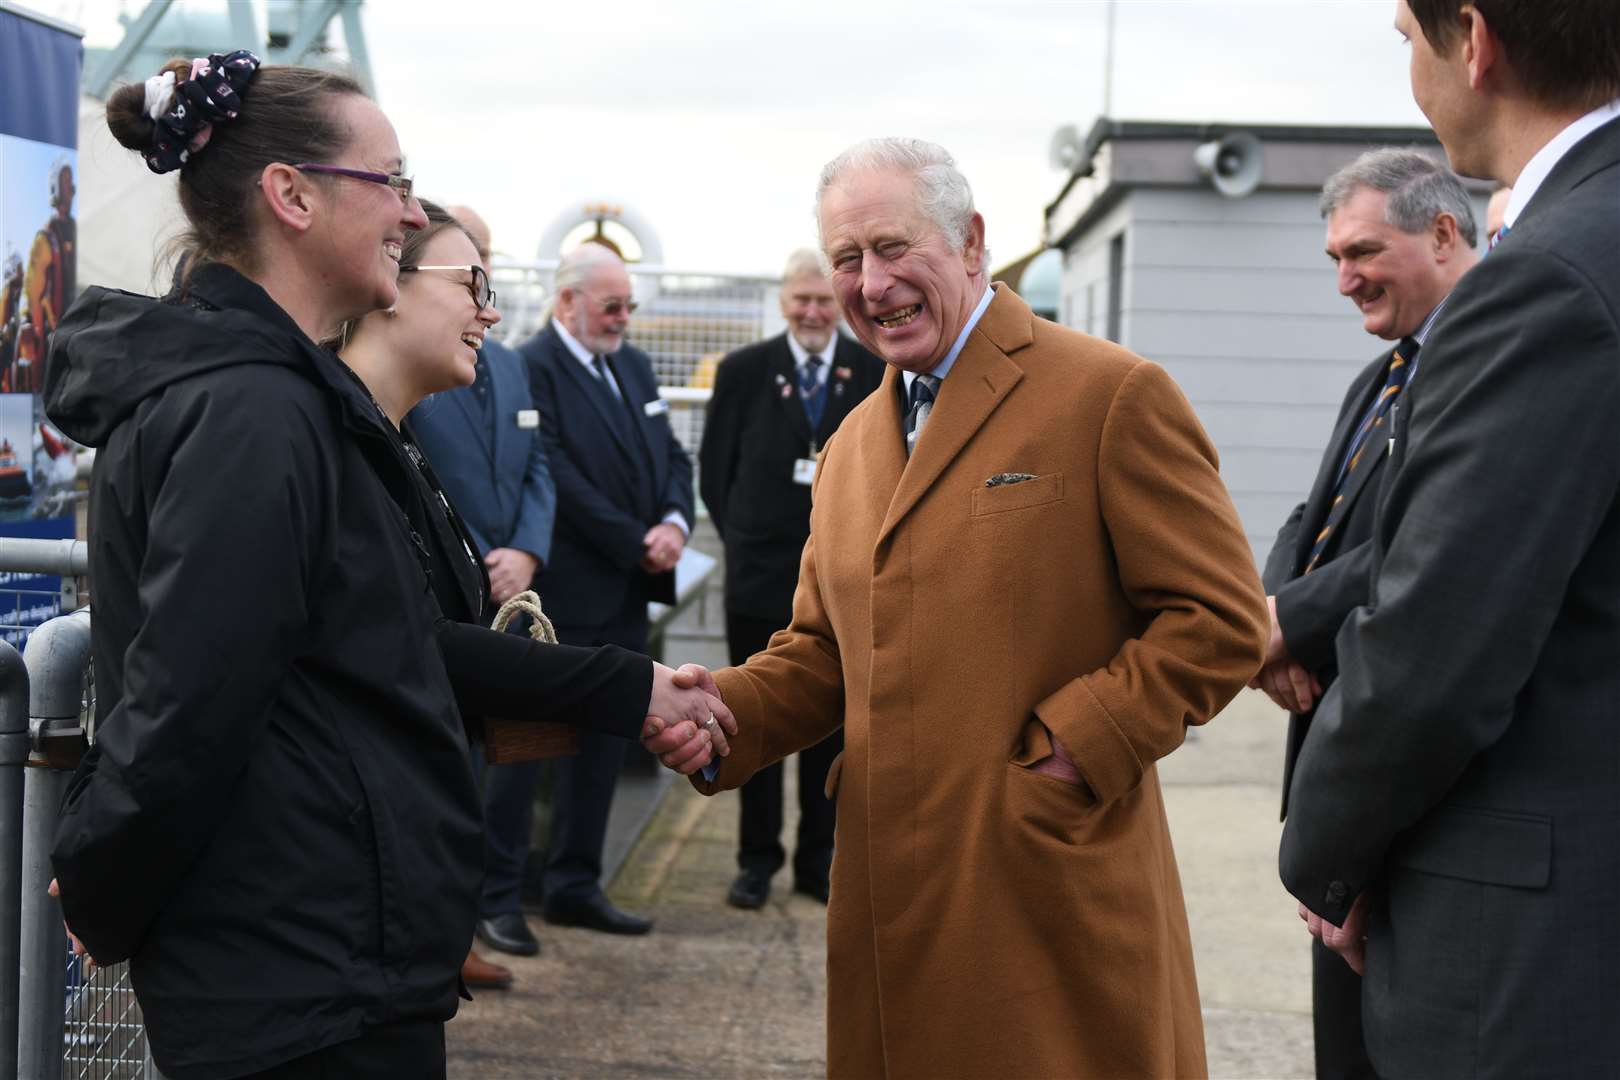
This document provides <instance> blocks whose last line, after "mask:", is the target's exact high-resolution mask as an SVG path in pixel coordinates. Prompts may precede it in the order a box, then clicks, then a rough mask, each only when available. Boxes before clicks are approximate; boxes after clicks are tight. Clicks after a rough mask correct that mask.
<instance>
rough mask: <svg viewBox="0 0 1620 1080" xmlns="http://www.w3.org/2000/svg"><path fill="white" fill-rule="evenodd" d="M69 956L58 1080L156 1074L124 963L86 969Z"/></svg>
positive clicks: (134, 1078)
mask: <svg viewBox="0 0 1620 1080" xmlns="http://www.w3.org/2000/svg"><path fill="white" fill-rule="evenodd" d="M86 966H87V965H86V964H85V963H84V962H82V961H81V960H80V959H79V958H77V957H74V956H72V955H71V954H70V955H69V958H68V962H67V999H66V1006H65V1016H64V1023H63V1028H62V1078H63V1080H150V1078H152V1077H154V1076H156V1070H155V1069H154V1068H153V1066H152V1059H151V1056H150V1055H149V1054H148V1052H147V1048H146V1030H145V1028H143V1027H142V1026H141V1007H140V1005H139V1003H138V1002H136V1000H135V990H134V988H133V987H131V986H130V983H129V965H128V964H114V965H113V966H111V967H105V968H94V969H92V970H90V971H86V970H85V967H86Z"/></svg>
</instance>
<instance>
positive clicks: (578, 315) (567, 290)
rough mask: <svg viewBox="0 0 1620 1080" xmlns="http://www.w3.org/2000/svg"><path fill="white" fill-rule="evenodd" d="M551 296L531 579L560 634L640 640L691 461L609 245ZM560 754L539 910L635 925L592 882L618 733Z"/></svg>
mask: <svg viewBox="0 0 1620 1080" xmlns="http://www.w3.org/2000/svg"><path fill="white" fill-rule="evenodd" d="M555 290H556V306H555V308H554V311H553V314H552V317H551V320H550V321H549V322H548V323H547V324H546V327H545V329H544V330H542V331H541V332H540V333H539V334H537V335H535V336H534V337H533V338H531V339H530V340H529V341H527V342H525V343H524V344H523V346H522V347H521V348H520V350H519V351H520V352H521V353H522V354H523V356H524V359H525V360H526V361H527V362H528V368H529V382H530V386H531V388H532V389H533V392H534V400H535V404H536V406H537V407H538V408H539V410H540V436H541V439H542V441H543V442H544V443H545V445H546V456H547V458H548V460H549V461H550V464H551V474H552V476H553V478H554V479H555V480H556V483H557V527H556V529H555V531H554V533H553V536H552V547H551V561H550V562H549V563H547V564H546V566H545V568H544V569H543V570H542V571H541V573H540V578H539V582H538V584H539V589H540V595H541V598H542V600H543V601H544V603H545V608H546V612H547V613H548V614H549V615H550V616H551V619H552V621H553V622H554V623H555V625H556V628H557V637H558V639H559V640H560V641H562V642H563V643H564V644H568V645H620V646H623V647H624V648H627V649H632V650H634V651H636V652H646V651H647V632H648V625H647V603H648V601H652V600H657V601H661V602H663V603H668V604H672V603H674V602H675V564H676V562H678V561H679V560H680V557H681V550H682V548H684V547H685V545H686V538H687V536H688V535H689V534H690V533H691V521H692V514H693V498H692V459H691V458H690V457H688V456H687V453H686V451H685V450H684V449H682V447H681V444H680V443H679V442H678V441H677V440H676V438H675V433H674V431H673V430H672V429H671V428H670V424H669V403H668V402H667V401H665V400H663V399H662V398H661V397H659V395H658V381H657V379H656V378H655V377H654V375H653V368H652V361H651V360H650V359H649V358H648V357H647V354H646V353H643V352H641V351H640V350H639V349H636V348H634V347H632V346H630V345H626V344H625V342H624V332H625V328H626V326H627V325H628V324H629V321H630V313H631V312H632V311H633V310H634V309H635V303H634V301H633V300H632V298H631V291H630V275H629V272H628V271H626V269H625V266H624V263H623V261H622V260H620V258H619V256H618V255H617V254H615V253H614V252H613V251H612V250H610V249H609V248H607V247H604V246H602V245H600V244H595V243H587V244H583V245H581V246H580V247H579V248H577V249H576V250H574V251H572V252H570V253H569V254H568V255H567V256H565V257H564V258H563V260H562V262H561V264H560V265H559V266H558V267H557V277H556V281H555ZM581 743H582V748H581V751H580V753H579V754H577V755H575V756H573V757H566V758H559V759H558V760H557V763H556V773H555V776H556V793H555V799H554V802H553V813H552V822H551V847H550V852H549V855H548V859H547V864H546V873H545V885H544V901H543V907H542V913H543V914H544V916H545V918H546V921H548V922H551V923H556V924H559V925H564V926H586V927H589V928H591V929H595V930H603V931H607V932H609V933H619V934H643V933H646V932H647V931H648V930H649V929H651V927H652V922H651V920H648V919H643V918H640V917H638V916H635V915H631V914H628V913H626V912H623V911H620V910H618V909H617V908H615V907H614V906H613V905H612V904H610V903H609V902H608V899H607V897H606V896H605V895H604V894H603V892H602V887H601V884H600V878H601V875H602V843H603V840H604V839H605V837H606V834H607V821H608V811H609V809H610V808H611V806H612V802H613V788H614V783H615V781H616V780H617V778H618V773H619V766H620V764H621V763H622V761H623V758H624V743H623V741H622V740H616V739H608V738H599V737H597V736H595V735H593V734H591V733H590V732H585V733H584V734H583V735H582V738H581Z"/></svg>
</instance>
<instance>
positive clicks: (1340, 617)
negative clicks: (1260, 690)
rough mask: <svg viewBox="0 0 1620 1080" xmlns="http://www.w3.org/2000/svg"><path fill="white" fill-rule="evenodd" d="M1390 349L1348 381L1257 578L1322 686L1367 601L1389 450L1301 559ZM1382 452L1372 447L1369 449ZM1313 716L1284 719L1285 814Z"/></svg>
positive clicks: (1362, 474)
mask: <svg viewBox="0 0 1620 1080" xmlns="http://www.w3.org/2000/svg"><path fill="white" fill-rule="evenodd" d="M1393 354H1394V350H1393V349H1391V350H1389V351H1387V352H1385V353H1384V354H1383V355H1382V356H1380V357H1379V358H1378V359H1376V360H1374V361H1373V362H1372V363H1371V364H1368V365H1367V366H1366V367H1365V368H1363V369H1362V371H1361V374H1359V375H1357V376H1356V378H1355V381H1354V382H1352V383H1351V384H1350V389H1349V391H1348V392H1347V393H1346V394H1345V395H1344V403H1343V404H1342V405H1340V406H1339V418H1338V420H1336V421H1334V424H1333V436H1332V438H1330V439H1329V440H1328V444H1327V449H1326V450H1324V451H1323V453H1322V464H1321V465H1319V466H1318V467H1317V470H1316V481H1315V482H1314V483H1313V484H1312V485H1311V491H1310V495H1309V496H1307V497H1306V499H1305V501H1304V502H1302V503H1300V504H1299V505H1298V506H1296V507H1294V512H1293V513H1291V514H1289V515H1288V520H1287V521H1285V522H1283V526H1282V528H1281V529H1278V530H1277V542H1276V543H1275V544H1273V545H1272V546H1271V554H1270V555H1269V556H1267V557H1266V569H1265V574H1264V575H1263V577H1262V579H1261V580H1263V581H1264V582H1265V586H1266V594H1267V595H1268V596H1275V597H1276V598H1277V621H1278V622H1279V623H1281V624H1282V628H1283V640H1284V641H1285V642H1286V643H1287V645H1288V652H1289V655H1291V656H1292V657H1293V658H1294V659H1295V660H1298V661H1299V662H1300V663H1301V664H1302V665H1304V666H1305V668H1306V670H1308V671H1311V672H1313V673H1314V674H1315V675H1316V677H1317V678H1318V679H1320V680H1321V681H1322V686H1323V689H1326V688H1327V687H1329V686H1331V685H1333V680H1334V678H1335V677H1337V675H1338V665H1337V664H1336V663H1334V658H1333V638H1334V637H1335V635H1337V634H1338V632H1339V627H1340V626H1342V625H1344V620H1345V617H1346V616H1348V615H1349V614H1350V612H1352V611H1354V610H1355V609H1356V608H1358V607H1360V606H1361V605H1362V604H1365V603H1366V602H1367V571H1368V568H1369V566H1370V563H1371V559H1372V545H1371V539H1372V528H1373V516H1374V511H1375V510H1376V509H1377V505H1378V499H1377V492H1378V480H1379V479H1380V478H1381V477H1382V476H1383V470H1384V458H1385V457H1386V456H1387V455H1385V454H1383V453H1377V454H1374V456H1373V458H1372V460H1369V461H1366V462H1365V463H1364V465H1363V466H1362V467H1361V468H1359V469H1357V470H1356V474H1355V476H1354V478H1353V479H1352V482H1351V487H1350V489H1349V490H1348V491H1346V492H1345V498H1346V500H1348V501H1349V504H1350V505H1349V507H1348V509H1346V510H1345V514H1344V517H1343V518H1342V519H1341V520H1340V521H1339V525H1338V527H1337V528H1336V529H1334V530H1333V535H1332V536H1330V537H1328V545H1327V547H1326V548H1324V549H1323V551H1322V559H1321V561H1320V562H1318V563H1317V565H1316V569H1315V570H1312V571H1311V572H1310V573H1309V574H1306V573H1305V564H1306V563H1307V562H1309V561H1310V557H1311V548H1312V547H1314V546H1315V543H1316V535H1317V533H1319V532H1321V530H1322V525H1323V524H1324V523H1325V522H1326V521H1327V511H1328V504H1329V503H1330V502H1331V501H1332V499H1333V491H1334V487H1335V481H1337V480H1338V478H1339V467H1340V466H1341V465H1342V464H1343V463H1344V455H1345V452H1346V451H1347V450H1348V449H1349V446H1350V439H1351V437H1352V436H1353V435H1355V433H1356V427H1357V426H1358V425H1360V423H1361V421H1362V419H1363V418H1364V417H1365V416H1366V415H1367V409H1368V408H1369V407H1370V406H1371V405H1372V401H1373V398H1374V397H1375V396H1376V395H1377V394H1378V392H1379V391H1380V390H1381V389H1383V386H1384V380H1385V378H1386V376H1387V374H1388V372H1387V369H1388V367H1389V360H1390V357H1391V356H1392V355H1393ZM1380 449H1381V448H1380V447H1377V446H1373V447H1370V448H1369V449H1368V451H1367V452H1368V453H1372V452H1373V451H1375V450H1380ZM1314 713H1315V710H1312V712H1310V713H1294V714H1293V715H1292V716H1290V717H1289V720H1288V749H1287V753H1286V755H1285V756H1284V758H1283V796H1282V812H1283V816H1285V817H1286V816H1287V814H1288V784H1289V781H1290V780H1291V779H1292V777H1293V773H1294V762H1295V761H1296V760H1297V759H1298V757H1299V747H1300V744H1301V743H1303V742H1304V741H1305V735H1306V733H1307V732H1308V731H1309V730H1310V726H1311V716H1312V715H1314Z"/></svg>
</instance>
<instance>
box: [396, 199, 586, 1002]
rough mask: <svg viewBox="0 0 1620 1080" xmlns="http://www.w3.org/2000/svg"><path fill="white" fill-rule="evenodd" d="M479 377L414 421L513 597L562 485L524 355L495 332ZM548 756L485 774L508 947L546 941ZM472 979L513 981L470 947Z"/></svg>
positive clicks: (485, 905) (489, 867)
mask: <svg viewBox="0 0 1620 1080" xmlns="http://www.w3.org/2000/svg"><path fill="white" fill-rule="evenodd" d="M450 213H451V214H452V215H453V216H454V217H455V219H456V220H457V221H459V222H461V224H462V225H463V226H464V227H465V228H466V229H467V232H468V234H469V235H470V236H471V237H472V238H473V243H474V245H476V247H477V248H478V256H479V259H480V261H482V262H483V264H484V267H485V272H486V273H487V272H488V268H489V250H490V237H489V226H488V225H486V224H485V223H484V220H483V218H481V217H479V216H478V215H477V214H476V213H474V212H473V211H472V210H470V209H468V208H467V207H464V206H457V207H451V209H450ZM477 372H478V374H477V377H476V378H475V379H474V380H473V384H472V385H471V386H463V387H458V388H456V389H454V390H447V391H445V392H443V393H440V394H435V395H434V396H433V397H431V398H429V399H428V400H427V401H424V402H423V403H422V404H420V405H418V406H417V407H416V408H415V409H414V410H412V412H411V415H410V424H411V427H412V429H413V430H414V431H415V432H416V437H417V440H418V441H419V442H420V443H421V446H422V452H423V453H425V454H426V455H427V458H428V461H429V462H430V463H431V464H432V465H433V470H434V472H436V473H437V474H438V476H439V480H440V482H441V483H442V484H444V489H445V491H447V492H449V494H450V497H451V498H452V499H453V500H455V504H456V510H457V511H458V512H459V513H460V514H461V518H462V520H463V521H464V522H465V523H466V525H467V531H468V532H470V533H471V534H472V538H473V540H475V541H476V542H477V544H478V551H479V554H480V555H482V556H483V558H484V565H485V566H486V567H487V568H488V570H489V588H490V594H491V599H493V600H494V601H495V603H497V604H504V603H506V601H508V600H510V599H511V598H512V597H513V596H515V595H517V594H518V593H520V592H522V591H523V590H525V589H527V588H529V586H530V584H531V583H532V582H533V580H534V577H535V575H536V574H537V573H538V572H539V571H540V568H541V567H543V566H544V565H545V563H546V560H547V558H548V556H549V555H550V553H551V526H552V521H553V519H554V517H555V515H556V509H557V488H556V485H555V484H553V483H552V479H551V470H550V469H549V467H548V466H547V463H546V450H545V445H544V443H543V442H542V441H541V439H540V412H539V410H538V409H536V408H535V405H534V399H533V398H532V397H531V396H530V392H529V374H528V369H527V367H526V366H525V365H524V363H523V358H522V357H521V356H519V355H518V354H517V353H516V352H514V351H513V350H511V349H508V348H507V347H506V346H504V345H502V344H501V343H500V342H498V341H496V340H494V339H493V338H486V339H485V340H484V347H483V348H481V349H479V350H478V367H477ZM539 770H540V763H539V762H537V761H528V762H520V763H517V764H512V765H492V766H490V768H489V770H488V771H487V772H486V773H485V778H484V819H485V839H486V841H487V848H486V851H485V856H484V862H485V866H486V874H485V880H484V895H483V899H482V901H481V905H480V910H479V921H478V932H479V936H481V937H482V938H483V939H484V941H485V943H486V944H488V945H490V946H491V947H492V948H496V949H500V950H501V951H502V952H508V953H513V954H515V955H519V956H532V955H534V954H535V953H537V952H539V951H540V943H539V942H538V941H536V940H535V938H534V935H533V934H531V933H530V932H529V929H528V926H527V924H526V923H525V922H524V919H523V912H522V909H521V907H520V905H519V899H518V893H519V888H518V885H519V881H520V880H521V877H522V871H523V863H524V860H525V858H526V856H527V855H528V851H529V827H530V815H531V809H530V808H531V806H532V804H533V802H534V789H535V784H536V782H537V781H538V779H539ZM462 977H463V978H465V979H466V980H467V984H468V985H469V986H486V987H488V986H495V987H501V986H506V985H509V984H510V983H511V981H512V976H511V972H510V971H508V970H507V969H506V968H504V967H501V966H500V965H497V964H490V963H487V962H486V961H484V960H482V959H481V958H480V957H478V956H476V955H475V954H472V953H469V954H468V959H467V966H466V967H464V968H463V969H462Z"/></svg>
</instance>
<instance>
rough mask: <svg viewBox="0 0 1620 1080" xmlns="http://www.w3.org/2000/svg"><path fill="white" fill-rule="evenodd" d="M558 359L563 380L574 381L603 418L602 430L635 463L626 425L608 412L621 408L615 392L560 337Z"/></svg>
mask: <svg viewBox="0 0 1620 1080" xmlns="http://www.w3.org/2000/svg"><path fill="white" fill-rule="evenodd" d="M556 357H557V364H558V366H560V367H561V368H562V371H563V378H565V379H572V380H573V383H574V388H575V389H576V390H578V391H579V393H580V396H582V397H583V398H584V399H585V400H586V401H588V402H590V403H591V408H593V409H595V410H596V413H597V415H598V416H600V417H601V418H602V428H603V430H605V431H606V432H607V433H608V436H609V437H610V438H611V439H612V440H613V442H614V444H615V445H617V446H618V448H619V452H620V453H622V454H624V456H625V457H627V458H629V459H630V460H632V461H634V460H635V458H634V456H633V455H632V453H631V451H630V446H629V444H628V443H626V442H625V441H624V429H625V426H626V425H624V424H622V423H619V422H617V421H615V420H614V419H613V414H612V413H610V412H608V409H609V408H618V407H619V403H618V402H616V401H614V400H613V391H611V390H609V389H608V388H607V387H605V386H603V385H602V383H601V381H600V380H598V379H597V378H596V377H595V376H594V375H592V374H590V373H589V372H588V371H586V370H585V368H584V366H583V365H582V364H580V362H579V361H578V360H577V359H576V358H575V357H574V354H573V353H572V352H570V351H569V349H568V345H567V344H566V343H565V342H564V341H563V339H562V338H560V337H559V338H558V339H557V347H556Z"/></svg>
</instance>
